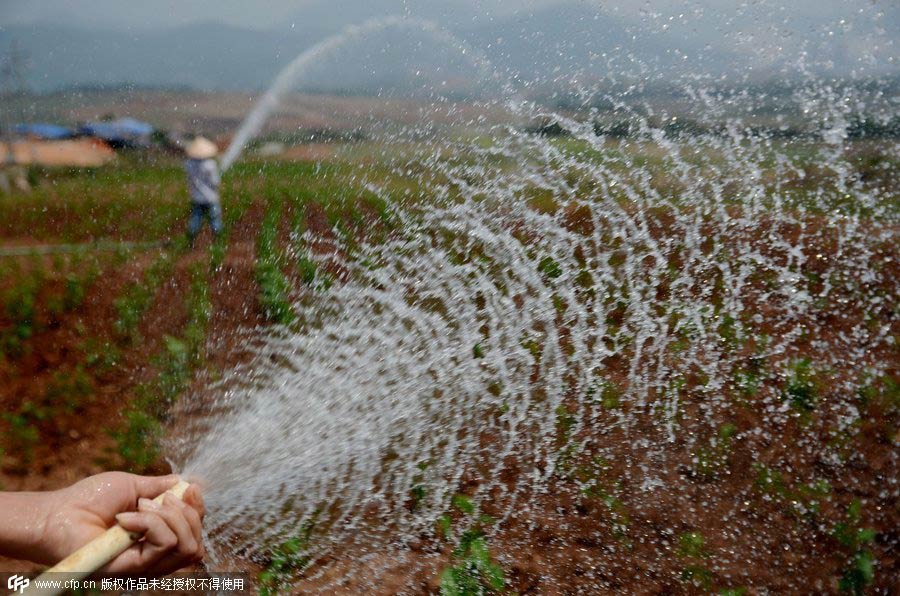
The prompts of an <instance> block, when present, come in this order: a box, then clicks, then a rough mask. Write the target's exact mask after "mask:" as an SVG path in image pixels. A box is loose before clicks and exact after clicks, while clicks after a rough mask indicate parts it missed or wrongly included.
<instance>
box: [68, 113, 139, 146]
mask: <svg viewBox="0 0 900 596" xmlns="http://www.w3.org/2000/svg"><path fill="white" fill-rule="evenodd" d="M78 132H79V133H80V134H83V135H87V136H91V137H97V138H98V139H103V140H104V141H107V142H109V143H111V144H119V145H139V144H146V143H148V142H149V140H150V134H151V133H152V132H153V125H152V124H148V123H146V122H141V121H140V120H135V119H134V118H119V119H118V120H112V121H110V122H88V123H87V124H84V125H83V126H81V128H79V129H78Z"/></svg>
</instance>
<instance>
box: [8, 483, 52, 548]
mask: <svg viewBox="0 0 900 596" xmlns="http://www.w3.org/2000/svg"><path fill="white" fill-rule="evenodd" d="M48 494H51V493H39V492H2V493H0V555H2V556H4V557H11V558H13V559H22V560H27V561H34V562H37V563H43V562H45V560H46V558H47V555H46V553H45V550H46V549H45V545H46V535H47V512H48V503H47V501H48Z"/></svg>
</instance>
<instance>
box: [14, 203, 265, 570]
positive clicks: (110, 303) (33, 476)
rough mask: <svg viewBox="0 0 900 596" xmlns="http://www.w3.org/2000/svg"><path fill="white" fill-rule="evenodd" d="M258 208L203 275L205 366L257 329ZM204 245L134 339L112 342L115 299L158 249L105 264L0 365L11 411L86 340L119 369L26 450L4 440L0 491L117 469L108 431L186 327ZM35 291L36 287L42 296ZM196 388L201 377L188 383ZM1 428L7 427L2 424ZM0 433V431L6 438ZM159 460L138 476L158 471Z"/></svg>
mask: <svg viewBox="0 0 900 596" xmlns="http://www.w3.org/2000/svg"><path fill="white" fill-rule="evenodd" d="M260 218H261V210H260V209H259V208H256V207H253V208H251V209H250V210H249V211H248V212H247V213H246V214H245V216H244V217H243V218H242V219H241V220H240V221H239V222H237V224H236V225H235V226H234V229H233V230H232V232H231V238H232V239H233V240H232V241H231V242H230V243H229V246H228V250H227V253H226V257H225V259H224V262H223V264H222V266H221V267H220V268H219V270H218V271H215V272H213V273H212V274H211V278H210V299H211V302H212V306H213V314H212V317H211V320H210V323H209V328H208V336H207V337H208V345H209V346H210V348H212V349H208V350H207V354H206V358H205V364H206V366H207V368H208V369H209V370H222V369H224V368H228V367H231V366H233V365H234V364H235V363H236V362H237V361H239V359H240V358H241V354H240V350H239V349H238V343H237V342H238V341H239V340H236V339H235V338H236V337H237V335H236V334H237V332H238V331H239V329H241V328H243V327H247V326H250V327H252V326H255V325H258V324H260V323H262V319H261V317H260V314H259V309H258V306H257V301H256V296H257V287H256V282H255V280H254V274H253V267H254V254H255V248H254V239H255V236H256V229H257V228H258V226H259V222H260ZM208 244H209V241H208V239H204V238H203V237H201V241H200V242H199V243H198V246H197V248H196V249H194V250H193V251H191V252H188V253H186V254H184V255H182V256H180V257H179V259H178V261H177V262H176V264H175V267H174V269H173V271H172V274H171V275H170V276H169V277H168V278H167V279H166V280H165V281H164V282H163V283H162V284H161V286H160V287H159V288H158V289H157V291H156V295H155V297H154V299H153V303H152V306H151V307H150V309H149V310H148V311H147V312H146V313H145V314H144V316H143V318H142V320H141V323H140V325H139V330H138V331H139V336H140V339H139V340H138V341H137V342H136V343H134V344H130V343H128V342H123V340H121V339H119V338H117V336H116V334H115V332H114V327H113V325H114V323H115V321H116V319H117V313H116V310H115V306H114V300H115V299H116V298H117V297H118V296H120V295H121V294H122V291H123V290H124V288H125V287H126V285H127V284H129V283H131V282H133V281H135V280H138V279H141V274H142V272H143V270H144V269H145V268H146V267H147V266H148V265H149V264H150V263H151V262H152V261H153V260H154V258H155V257H156V256H157V254H158V253H157V252H155V251H153V252H150V253H145V254H142V255H139V256H138V257H136V258H134V259H131V260H129V261H128V262H126V263H125V264H124V265H111V264H109V265H108V266H107V267H105V269H104V271H103V273H102V274H101V276H100V277H99V278H98V279H97V280H96V281H94V283H93V284H92V285H91V286H90V287H89V289H88V293H87V296H86V298H85V300H84V302H83V304H82V305H81V306H80V307H79V308H78V309H77V310H75V311H74V312H71V313H68V314H63V315H61V316H59V317H57V318H55V319H54V320H52V321H49V322H48V323H47V324H46V325H44V326H43V329H41V330H40V331H38V332H37V333H36V334H35V335H34V336H33V337H31V338H30V339H28V340H26V342H25V347H26V350H25V354H24V355H23V356H22V357H21V358H15V359H8V360H6V361H3V360H0V405H2V408H3V411H5V412H10V411H14V410H16V409H17V408H18V407H19V406H20V405H21V404H23V403H24V402H26V401H28V400H36V401H37V400H41V399H42V398H43V396H44V393H45V390H46V387H47V385H48V383H49V382H50V380H51V379H52V377H53V375H54V374H56V373H58V372H59V371H71V370H74V369H75V368H76V367H78V366H79V365H83V362H84V356H85V338H86V337H92V338H98V339H100V340H102V341H108V342H110V343H111V344H112V345H115V346H116V347H117V349H119V350H121V352H122V358H121V359H120V361H119V362H118V364H117V365H116V366H115V367H114V368H113V369H112V370H107V371H96V372H95V371H91V370H90V369H88V370H89V372H90V373H91V374H90V379H91V391H90V394H89V396H87V397H86V398H84V399H83V400H81V401H80V402H79V403H78V404H77V406H76V407H75V409H74V410H73V412H72V415H71V416H51V417H50V418H49V419H47V420H44V421H41V422H40V424H39V425H38V430H39V432H40V441H39V442H38V443H37V444H36V445H35V446H34V447H33V449H31V450H30V452H28V451H26V450H23V449H21V448H18V446H16V445H10V444H8V443H9V441H4V445H3V447H4V452H3V453H2V459H0V462H2V468H0V485H2V488H3V489H5V490H48V489H54V488H59V487H62V486H66V485H68V484H71V483H72V482H75V481H77V480H79V479H81V478H84V477H86V476H89V475H92V474H96V473H99V472H102V471H105V470H109V469H123V468H124V467H125V465H124V462H123V461H122V459H121V457H120V456H119V455H118V453H117V450H116V443H115V440H114V439H113V438H112V436H111V434H110V433H111V431H113V430H115V429H117V428H118V427H119V426H120V425H121V424H122V414H123V412H124V410H125V409H126V407H127V406H128V405H129V403H130V402H131V400H132V398H133V396H134V390H135V388H136V387H137V385H138V384H139V383H141V382H142V381H147V380H149V379H150V378H152V376H153V375H154V374H156V372H157V371H156V370H155V368H154V365H153V363H152V361H151V359H149V358H148V357H147V355H148V354H155V353H157V352H158V351H159V350H160V349H162V346H163V338H164V337H165V336H166V335H171V336H178V335H179V334H180V330H181V329H182V328H183V327H184V325H185V323H186V321H187V313H186V312H185V308H184V295H185V294H186V292H187V291H188V288H189V286H190V273H189V268H190V267H191V265H192V264H195V263H198V262H200V263H202V264H203V265H205V264H206V263H207V262H208V256H207V249H208ZM42 292H43V291H42ZM197 382H200V381H197ZM3 424H4V426H5V425H6V423H3ZM6 430H7V429H6V428H4V435H6V436H10V435H7V434H6ZM167 471H168V470H167V466H166V464H164V463H163V462H159V463H158V464H155V465H153V466H151V467H150V469H147V470H142V472H147V473H154V472H158V473H162V472H167ZM5 568H9V569H17V570H21V569H22V568H23V567H22V564H21V563H13V562H10V561H6V562H3V561H2V560H0V569H5Z"/></svg>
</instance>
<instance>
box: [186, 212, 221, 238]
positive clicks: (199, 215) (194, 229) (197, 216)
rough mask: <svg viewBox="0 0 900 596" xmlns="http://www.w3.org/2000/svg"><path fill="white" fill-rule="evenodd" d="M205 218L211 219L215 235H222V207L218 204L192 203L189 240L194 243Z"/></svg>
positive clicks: (210, 222) (210, 223) (210, 224)
mask: <svg viewBox="0 0 900 596" xmlns="http://www.w3.org/2000/svg"><path fill="white" fill-rule="evenodd" d="M204 218H209V226H210V227H211V228H212V231H213V234H215V235H216V236H218V235H219V234H221V233H222V206H221V205H219V204H218V203H191V218H190V220H189V221H188V238H189V239H190V240H191V241H192V242H193V240H194V238H196V237H197V234H198V233H199V232H200V227H201V226H202V225H203V220H204Z"/></svg>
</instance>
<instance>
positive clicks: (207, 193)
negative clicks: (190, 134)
mask: <svg viewBox="0 0 900 596" xmlns="http://www.w3.org/2000/svg"><path fill="white" fill-rule="evenodd" d="M185 153H186V154H187V159H186V160H185V162H184V168H185V170H187V176H188V186H189V187H190V191H191V218H190V221H189V222H188V242H189V243H190V245H191V246H192V247H193V246H194V239H195V238H196V237H197V234H198V233H199V232H200V227H201V226H202V225H203V218H204V217H208V218H209V225H210V227H211V228H212V231H213V234H215V236H216V237H217V238H218V237H219V235H220V234H221V233H222V205H221V204H220V203H219V182H220V180H221V178H220V176H219V165H218V164H217V163H216V160H215V159H214V158H215V156H216V154H217V153H218V148H217V147H216V145H215V143H213V142H212V141H210V140H209V139H205V138H203V137H197V138H195V139H194V140H193V141H191V143H190V144H189V145H188V146H187V149H186V150H185Z"/></svg>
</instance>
